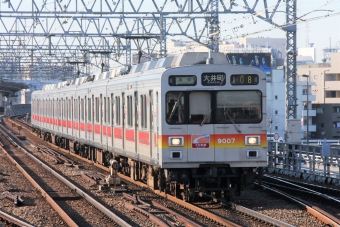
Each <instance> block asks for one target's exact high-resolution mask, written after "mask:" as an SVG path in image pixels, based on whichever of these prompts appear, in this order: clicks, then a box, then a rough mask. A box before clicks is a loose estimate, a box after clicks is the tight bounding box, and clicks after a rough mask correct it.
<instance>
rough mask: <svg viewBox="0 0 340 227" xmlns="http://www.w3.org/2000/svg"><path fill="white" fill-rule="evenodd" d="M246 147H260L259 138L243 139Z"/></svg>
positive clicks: (248, 137) (249, 137) (247, 137)
mask: <svg viewBox="0 0 340 227" xmlns="http://www.w3.org/2000/svg"><path fill="white" fill-rule="evenodd" d="M245 144H246V145H250V146H252V145H260V136H246V137H245Z"/></svg>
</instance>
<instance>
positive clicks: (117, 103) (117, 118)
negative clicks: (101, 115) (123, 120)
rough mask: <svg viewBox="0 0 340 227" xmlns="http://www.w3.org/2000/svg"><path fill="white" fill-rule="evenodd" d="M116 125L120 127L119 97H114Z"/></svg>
mask: <svg viewBox="0 0 340 227" xmlns="http://www.w3.org/2000/svg"><path fill="white" fill-rule="evenodd" d="M115 114H116V125H120V97H119V96H116V113H115Z"/></svg>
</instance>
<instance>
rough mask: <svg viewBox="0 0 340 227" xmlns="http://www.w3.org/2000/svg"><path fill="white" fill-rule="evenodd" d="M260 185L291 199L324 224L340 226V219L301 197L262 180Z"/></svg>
mask: <svg viewBox="0 0 340 227" xmlns="http://www.w3.org/2000/svg"><path fill="white" fill-rule="evenodd" d="M261 187H262V188H264V189H267V190H269V191H271V192H274V193H276V194H279V195H281V196H283V197H285V198H287V199H290V200H291V201H293V202H295V203H297V204H298V205H300V206H301V207H303V208H305V209H306V211H307V212H308V213H310V214H311V215H313V216H314V217H316V218H317V219H319V220H320V221H322V222H324V223H325V224H326V225H330V226H340V220H339V219H338V218H336V217H334V216H333V215H331V214H329V213H327V212H326V211H324V210H322V209H320V208H318V207H316V206H310V205H308V203H307V202H305V201H303V200H302V199H299V198H296V197H294V196H292V195H290V194H287V193H285V192H282V191H280V190H278V189H274V188H271V187H270V186H267V185H265V184H264V183H263V182H262V184H261Z"/></svg>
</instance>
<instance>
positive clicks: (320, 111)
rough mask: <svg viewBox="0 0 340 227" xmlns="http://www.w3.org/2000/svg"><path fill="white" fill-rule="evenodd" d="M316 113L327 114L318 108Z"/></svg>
mask: <svg viewBox="0 0 340 227" xmlns="http://www.w3.org/2000/svg"><path fill="white" fill-rule="evenodd" d="M316 113H317V114H323V113H325V111H324V109H323V108H316Z"/></svg>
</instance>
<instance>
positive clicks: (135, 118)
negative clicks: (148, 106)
mask: <svg viewBox="0 0 340 227" xmlns="http://www.w3.org/2000/svg"><path fill="white" fill-rule="evenodd" d="M134 95H135V96H134V99H135V105H134V113H135V114H134V123H135V127H134V131H135V135H134V136H135V154H137V153H138V93H137V91H135V93H134Z"/></svg>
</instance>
